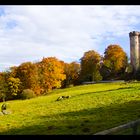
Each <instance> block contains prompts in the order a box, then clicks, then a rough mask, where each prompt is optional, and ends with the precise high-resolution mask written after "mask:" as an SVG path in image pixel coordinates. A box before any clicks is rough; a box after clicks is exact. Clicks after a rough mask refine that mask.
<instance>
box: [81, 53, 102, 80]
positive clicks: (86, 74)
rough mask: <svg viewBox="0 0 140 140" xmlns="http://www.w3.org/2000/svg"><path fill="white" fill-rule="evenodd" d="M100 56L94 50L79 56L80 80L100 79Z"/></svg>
mask: <svg viewBox="0 0 140 140" xmlns="http://www.w3.org/2000/svg"><path fill="white" fill-rule="evenodd" d="M100 62H101V56H100V54H98V53H97V52H96V51H94V50H90V51H87V52H85V53H84V56H83V57H82V58H81V73H80V78H81V81H99V80H102V76H101V75H100V72H99V69H100Z"/></svg>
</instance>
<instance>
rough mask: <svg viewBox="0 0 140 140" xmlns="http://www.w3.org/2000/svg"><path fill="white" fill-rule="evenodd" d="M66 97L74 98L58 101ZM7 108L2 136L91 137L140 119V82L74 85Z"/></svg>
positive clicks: (1, 118) (0, 121) (1, 121)
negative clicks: (60, 97) (9, 112)
mask: <svg viewBox="0 0 140 140" xmlns="http://www.w3.org/2000/svg"><path fill="white" fill-rule="evenodd" d="M63 95H70V96H71V98H69V99H63V100H61V101H56V99H57V98H58V97H59V96H63ZM1 105H2V103H0V106H1ZM7 105H8V106H7V110H10V111H11V112H12V113H11V114H9V115H1V116H0V135H27V134H31V135H88V134H89V135H92V134H94V133H96V132H99V131H103V130H105V129H110V128H112V127H116V126H118V125H121V124H125V123H127V122H129V121H133V120H136V119H139V118H140V83H139V82H135V83H128V84H124V83H99V84H91V85H82V86H75V87H71V88H66V89H57V90H54V91H52V92H50V93H48V95H45V96H40V97H36V98H33V99H28V100H14V101H7Z"/></svg>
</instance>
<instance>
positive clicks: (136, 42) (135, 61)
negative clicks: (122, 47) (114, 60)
mask: <svg viewBox="0 0 140 140" xmlns="http://www.w3.org/2000/svg"><path fill="white" fill-rule="evenodd" d="M129 37H130V58H131V65H132V67H133V69H134V71H135V72H136V71H137V70H138V69H139V68H140V32H136V31H133V32H130V33H129Z"/></svg>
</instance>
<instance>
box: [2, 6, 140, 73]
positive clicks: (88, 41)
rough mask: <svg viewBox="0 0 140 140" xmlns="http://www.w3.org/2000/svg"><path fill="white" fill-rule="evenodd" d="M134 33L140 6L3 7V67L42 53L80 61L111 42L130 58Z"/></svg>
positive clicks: (39, 57) (139, 26)
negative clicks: (131, 34)
mask: <svg viewBox="0 0 140 140" xmlns="http://www.w3.org/2000/svg"><path fill="white" fill-rule="evenodd" d="M131 31H140V6H138V5H135V6H133V5H128V6H126V5H109V6H107V5H83V6H82V5H81V6H80V5H48V6H47V5H45V6H43V5H30V6H29V5H28V6H27V5H25V6H24V5H16V6H14V5H9V6H8V5H6V6H5V5H1V6H0V71H5V70H7V69H8V68H9V67H11V66H18V65H20V64H21V63H23V62H29V61H30V62H38V61H41V60H42V58H43V57H56V58H58V59H59V60H63V61H64V62H67V63H70V62H72V61H77V62H79V59H80V58H81V57H82V56H83V55H84V52H87V51H89V50H95V51H97V52H98V53H99V54H101V55H103V53H104V51H105V49H106V48H107V46H109V45H110V44H118V45H120V46H121V47H122V48H123V50H124V51H125V52H126V53H127V55H128V57H130V42H129V32H131Z"/></svg>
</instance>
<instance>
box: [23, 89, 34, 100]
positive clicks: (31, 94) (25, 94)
mask: <svg viewBox="0 0 140 140" xmlns="http://www.w3.org/2000/svg"><path fill="white" fill-rule="evenodd" d="M35 96H36V95H35V93H34V91H33V90H31V89H24V90H23V91H22V93H21V99H30V98H34V97H35Z"/></svg>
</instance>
